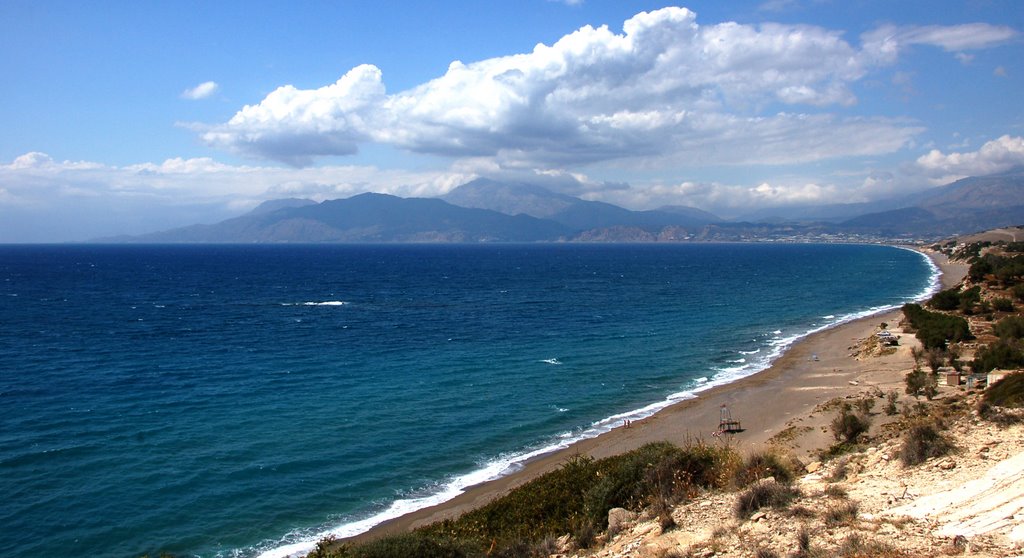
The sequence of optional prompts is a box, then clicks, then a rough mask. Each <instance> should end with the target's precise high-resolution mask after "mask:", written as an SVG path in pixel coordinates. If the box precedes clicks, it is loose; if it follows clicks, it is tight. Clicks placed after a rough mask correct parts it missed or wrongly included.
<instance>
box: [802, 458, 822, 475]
mask: <svg viewBox="0 0 1024 558" xmlns="http://www.w3.org/2000/svg"><path fill="white" fill-rule="evenodd" d="M804 469H806V470H807V472H808V473H816V472H818V469H821V461H812V462H810V463H808V464H807V467H804Z"/></svg>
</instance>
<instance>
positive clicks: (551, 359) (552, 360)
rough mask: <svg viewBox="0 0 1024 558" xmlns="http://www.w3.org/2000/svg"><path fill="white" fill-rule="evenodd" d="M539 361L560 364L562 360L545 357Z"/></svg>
mask: <svg viewBox="0 0 1024 558" xmlns="http://www.w3.org/2000/svg"><path fill="white" fill-rule="evenodd" d="M540 362H543V363H545V364H555V365H558V364H562V361H560V360H558V359H557V358H546V359H543V360H541V361H540Z"/></svg>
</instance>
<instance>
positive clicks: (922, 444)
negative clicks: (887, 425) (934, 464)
mask: <svg viewBox="0 0 1024 558" xmlns="http://www.w3.org/2000/svg"><path fill="white" fill-rule="evenodd" d="M953 449H954V446H953V443H952V442H950V441H949V439H948V438H947V437H946V436H945V435H943V434H942V431H941V428H939V425H938V424H936V423H935V422H918V423H916V424H914V425H912V426H911V427H910V430H908V431H907V432H906V433H905V434H904V435H903V444H902V445H901V446H900V462H901V463H903V465H904V466H906V467H911V466H914V465H919V464H921V463H924V462H925V461H926V460H927V459H929V458H932V457H942V456H943V455H946V454H948V453H949V452H951V451H953Z"/></svg>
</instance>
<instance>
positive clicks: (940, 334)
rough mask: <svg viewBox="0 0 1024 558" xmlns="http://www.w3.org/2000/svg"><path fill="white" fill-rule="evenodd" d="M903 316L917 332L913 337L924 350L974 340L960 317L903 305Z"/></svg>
mask: <svg viewBox="0 0 1024 558" xmlns="http://www.w3.org/2000/svg"><path fill="white" fill-rule="evenodd" d="M903 314H904V315H905V316H906V317H907V321H908V322H910V325H911V326H912V327H913V328H914V329H916V330H917V333H916V334H915V335H916V337H917V338H918V340H920V341H921V344H922V345H924V347H925V348H926V349H931V348H933V347H938V348H940V349H945V348H946V344H947V343H948V342H950V341H952V342H954V343H957V342H960V341H966V340H968V339H973V338H974V337H973V336H972V335H971V328H970V326H969V325H968V324H967V320H965V319H963V318H961V317H960V316H951V315H949V314H942V313H939V312H929V311H928V310H925V309H924V308H921V305H919V304H904V305H903Z"/></svg>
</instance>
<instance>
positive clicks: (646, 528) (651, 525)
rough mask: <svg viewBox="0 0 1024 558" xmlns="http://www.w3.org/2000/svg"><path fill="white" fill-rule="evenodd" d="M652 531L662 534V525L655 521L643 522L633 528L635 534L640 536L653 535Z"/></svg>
mask: <svg viewBox="0 0 1024 558" xmlns="http://www.w3.org/2000/svg"><path fill="white" fill-rule="evenodd" d="M652 533H653V534H654V535H655V536H657V535H660V534H661V525H658V524H657V523H656V522H654V521H651V522H648V523H643V524H641V525H637V526H636V527H634V528H633V534H634V535H636V536H638V537H646V536H647V535H651V534H652Z"/></svg>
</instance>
